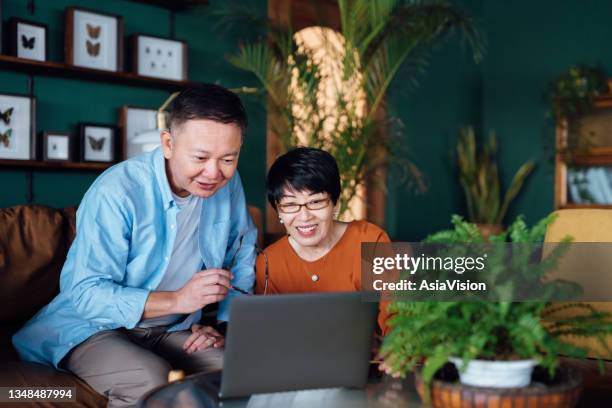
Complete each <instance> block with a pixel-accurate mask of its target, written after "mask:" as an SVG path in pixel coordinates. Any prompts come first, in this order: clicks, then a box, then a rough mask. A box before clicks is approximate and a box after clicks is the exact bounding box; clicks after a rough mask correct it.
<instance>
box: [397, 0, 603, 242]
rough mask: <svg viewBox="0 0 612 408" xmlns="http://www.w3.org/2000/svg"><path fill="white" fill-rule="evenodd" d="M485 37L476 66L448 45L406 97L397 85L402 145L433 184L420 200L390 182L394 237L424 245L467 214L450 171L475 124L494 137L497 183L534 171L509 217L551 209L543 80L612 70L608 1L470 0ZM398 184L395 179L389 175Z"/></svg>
mask: <svg viewBox="0 0 612 408" xmlns="http://www.w3.org/2000/svg"><path fill="white" fill-rule="evenodd" d="M462 4H463V5H464V6H465V7H466V8H467V10H469V11H470V12H471V13H472V14H473V15H475V16H476V17H478V18H479V19H480V21H481V27H482V29H483V31H484V33H485V35H486V37H487V41H488V46H487V53H486V55H485V58H484V60H483V62H482V63H481V64H480V65H475V64H474V63H473V62H472V61H471V60H470V57H469V55H468V53H467V52H465V51H461V49H460V48H459V46H458V44H457V42H452V43H450V44H447V45H445V46H443V47H441V48H440V49H438V50H435V51H434V52H433V58H432V61H431V65H430V68H429V69H428V70H427V74H426V75H425V76H424V77H422V78H421V81H420V82H421V86H420V87H419V88H418V89H417V90H416V91H415V92H412V93H409V94H406V92H405V86H403V81H402V78H401V77H400V78H398V80H397V81H395V83H394V87H393V89H392V92H391V98H390V101H391V107H392V109H393V110H394V111H395V112H396V113H397V114H398V116H399V117H400V118H402V120H403V121H404V122H405V124H406V135H405V138H404V140H405V141H406V143H407V144H408V145H409V146H410V148H411V149H412V152H413V158H414V159H415V160H414V161H415V163H416V164H417V165H418V166H419V167H420V169H421V170H422V171H423V172H424V173H425V174H426V176H427V177H428V179H429V183H430V187H429V191H427V192H426V193H425V194H422V195H416V194H414V193H412V192H411V191H409V190H408V189H407V188H406V187H405V186H397V185H395V186H394V185H392V186H391V188H390V192H389V196H388V199H389V203H388V205H387V210H388V211H387V229H388V230H389V232H390V234H391V235H392V237H393V238H394V239H397V240H412V241H414V240H420V239H422V238H424V237H425V236H426V235H427V234H429V233H432V232H434V231H437V230H439V229H442V228H446V227H448V226H449V221H450V216H451V214H452V213H459V214H464V209H465V205H464V200H463V195H462V192H461V190H460V189H459V186H458V181H457V175H456V172H455V163H456V162H455V159H454V148H455V143H456V141H457V131H458V129H459V127H460V126H463V125H465V124H468V123H472V124H474V126H475V127H476V129H479V130H480V135H481V136H482V134H483V132H486V133H487V134H488V132H489V130H491V129H494V130H495V131H496V133H497V136H498V141H499V155H498V158H499V162H500V172H501V177H502V185H503V186H504V187H507V186H508V184H509V182H510V180H511V178H512V176H513V175H514V172H515V171H516V170H517V169H518V167H519V166H520V165H521V164H522V163H524V162H525V161H526V160H528V159H530V158H531V159H534V160H536V162H537V167H536V170H535V171H534V173H533V174H532V176H531V177H530V179H528V181H527V183H526V184H525V187H524V190H523V191H522V193H521V194H520V195H519V197H518V198H517V200H516V201H515V202H514V204H513V205H512V206H511V208H510V212H509V214H508V216H507V217H506V223H507V222H508V220H512V219H514V217H516V216H517V215H518V214H524V215H525V217H526V220H527V222H528V223H533V222H535V221H536V220H538V219H539V218H541V217H544V216H545V215H547V214H548V213H550V212H551V211H552V210H553V205H554V202H553V198H554V162H553V154H554V128H553V124H552V123H551V121H550V120H549V119H548V118H547V110H548V106H547V104H546V102H545V100H544V99H543V93H544V91H545V89H546V87H547V84H548V83H549V81H550V80H551V79H553V78H555V77H556V76H557V75H558V74H559V73H561V72H563V71H564V70H566V69H568V68H569V67H570V66H571V65H574V64H579V63H591V64H596V63H601V64H602V65H603V67H604V68H607V69H608V74H609V75H610V68H611V67H612V48H611V47H610V44H612V25H611V24H610V16H611V15H612V3H611V2H605V1H597V0H589V1H578V0H568V1H561V2H560V1H553V0H539V1H527V0H520V1H514V2H507V1H478V0H474V1H466V2H463V3H462ZM391 179H392V180H393V179H394V178H393V177H392V178H391Z"/></svg>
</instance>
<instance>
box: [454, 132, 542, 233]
mask: <svg viewBox="0 0 612 408" xmlns="http://www.w3.org/2000/svg"><path fill="white" fill-rule="evenodd" d="M496 155H497V138H496V137H495V134H494V133H491V136H490V137H489V142H488V143H487V144H485V145H484V146H483V148H482V150H481V151H478V149H477V146H476V136H475V135H474V129H473V128H472V127H468V128H465V129H462V130H461V132H460V135H459V142H458V143H457V162H458V166H459V181H460V183H461V187H462V188H463V192H464V194H465V200H466V203H467V209H468V219H469V220H470V221H472V222H475V223H479V224H501V223H502V221H503V219H504V216H505V215H506V212H507V211H508V207H509V205H510V203H511V202H512V200H514V198H515V197H516V196H517V195H518V193H519V191H520V190H521V188H522V186H523V183H524V182H525V179H526V178H527V177H528V176H529V174H530V173H531V171H532V170H533V168H534V163H533V161H531V160H530V161H528V162H526V163H525V164H523V165H522V166H521V167H520V168H519V169H518V170H517V172H516V173H515V174H514V177H513V178H512V182H511V183H510V187H509V188H508V190H507V191H506V194H505V195H504V199H503V201H500V190H501V189H500V181H499V172H498V169H497V160H496Z"/></svg>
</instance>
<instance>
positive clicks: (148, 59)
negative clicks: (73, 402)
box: [130, 34, 187, 81]
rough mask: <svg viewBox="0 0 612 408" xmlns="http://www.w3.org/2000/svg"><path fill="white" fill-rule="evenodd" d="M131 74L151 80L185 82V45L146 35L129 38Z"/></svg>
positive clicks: (177, 41) (178, 41) (135, 35)
mask: <svg viewBox="0 0 612 408" xmlns="http://www.w3.org/2000/svg"><path fill="white" fill-rule="evenodd" d="M130 51H131V60H130V64H131V67H132V72H134V73H136V74H138V75H142V76H148V77H153V78H161V79H170V80H174V81H186V80H187V43H186V42H185V41H180V40H173V39H169V38H162V37H155V36H152V35H148V34H146V35H145V34H133V35H132V36H130Z"/></svg>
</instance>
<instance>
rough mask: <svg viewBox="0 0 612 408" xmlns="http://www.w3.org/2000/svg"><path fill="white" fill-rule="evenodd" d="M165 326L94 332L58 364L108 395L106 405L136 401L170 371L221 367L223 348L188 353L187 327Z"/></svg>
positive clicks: (126, 405) (166, 377) (127, 404)
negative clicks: (172, 329) (185, 346)
mask: <svg viewBox="0 0 612 408" xmlns="http://www.w3.org/2000/svg"><path fill="white" fill-rule="evenodd" d="M166 330H167V326H161V327H151V328H135V329H131V330H127V329H116V330H106V331H102V332H99V333H96V334H95V335H93V336H92V337H90V338H89V339H87V340H85V341H84V342H83V343H81V344H79V345H78V346H76V347H75V348H74V349H73V350H72V351H70V353H68V354H67V355H66V357H65V358H64V359H63V360H62V362H61V366H62V367H63V368H65V369H67V370H69V371H71V372H72V373H74V374H75V375H77V376H78V377H80V378H81V379H83V380H84V381H85V382H87V383H88V384H89V385H90V386H91V387H92V388H93V389H94V390H96V391H97V392H98V393H100V394H102V395H104V396H106V397H107V398H108V406H109V407H130V406H134V405H135V404H136V402H137V401H138V399H139V398H140V397H141V396H142V395H143V394H145V393H146V392H147V391H149V390H151V389H152V388H155V387H157V386H159V385H162V384H165V383H167V382H168V372H169V371H170V370H173V369H180V370H184V371H185V372H186V373H187V374H191V373H196V372H212V371H219V370H221V369H222V368H223V350H220V349H214V348H208V349H205V350H200V351H196V352H194V353H191V354H187V353H186V352H185V351H183V344H184V343H185V341H186V340H187V337H189V336H190V335H191V332H190V331H179V332H166Z"/></svg>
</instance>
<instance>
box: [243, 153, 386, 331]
mask: <svg viewBox="0 0 612 408" xmlns="http://www.w3.org/2000/svg"><path fill="white" fill-rule="evenodd" d="M267 188H268V200H269V201H270V204H271V205H272V207H273V208H274V209H275V210H276V211H277V213H278V217H279V219H280V222H281V224H283V225H284V227H285V229H286V230H287V235H286V236H285V237H283V238H281V239H280V240H278V241H277V242H275V243H274V244H272V245H270V246H269V247H267V248H266V249H265V250H264V251H263V254H261V255H259V257H258V258H257V264H256V267H257V270H256V273H257V274H256V287H255V291H256V293H259V294H271V293H299V292H330V291H358V290H361V264H360V262H361V257H360V252H361V243H362V242H389V237H388V235H387V234H386V233H385V231H383V230H382V229H381V228H379V227H378V226H376V225H374V224H371V223H369V222H367V221H352V222H348V223H347V222H342V221H338V220H335V219H334V215H335V214H336V213H337V205H338V198H339V196H340V174H339V172H338V166H337V164H336V161H335V160H334V158H333V157H332V156H331V155H330V154H329V153H327V152H325V151H323V150H320V149H313V148H305V147H301V148H296V149H294V150H291V151H289V152H288V153H286V154H284V155H282V156H280V157H279V158H278V159H276V161H275V162H274V163H273V164H272V167H270V171H269V172H268V178H267ZM381 309H384V307H383V308H381ZM384 320H385V313H384V310H381V313H380V314H379V318H378V322H379V326H380V327H381V329H383V332H384Z"/></svg>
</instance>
